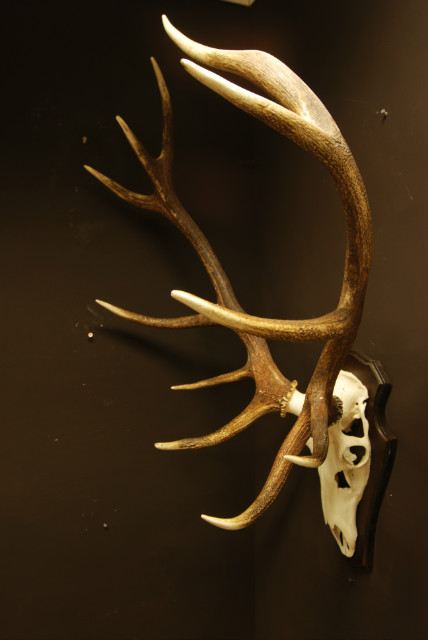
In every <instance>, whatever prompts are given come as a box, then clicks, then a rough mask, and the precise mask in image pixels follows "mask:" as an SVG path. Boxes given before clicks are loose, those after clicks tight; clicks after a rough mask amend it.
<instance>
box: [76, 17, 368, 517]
mask: <svg viewBox="0 0 428 640" xmlns="http://www.w3.org/2000/svg"><path fill="white" fill-rule="evenodd" d="M163 22H164V26H165V29H166V31H167V33H168V34H169V36H170V37H171V38H172V39H173V40H174V42H175V43H176V44H177V45H178V46H179V47H180V48H181V49H183V50H184V51H185V52H186V53H187V54H189V55H191V56H192V57H194V58H195V59H196V60H198V61H200V62H203V63H206V64H210V65H211V66H213V67H215V68H218V69H223V70H226V71H232V72H234V73H237V74H239V75H242V76H244V77H246V78H247V79H249V80H251V81H252V82H253V83H254V84H255V85H256V86H258V87H260V88H261V89H263V90H264V92H265V93H266V94H267V95H269V96H271V97H272V98H273V99H274V100H275V102H274V101H272V100H269V99H267V98H264V97H261V96H259V95H257V94H254V93H251V92H249V91H246V90H244V89H242V88H240V87H238V86H237V85H235V84H232V83H230V82H228V81H226V80H224V79H223V78H221V77H220V76H218V75H216V74H213V73H212V72H210V71H207V70H205V69H203V68H201V67H199V66H198V65H196V64H194V63H192V62H189V61H182V63H183V65H184V66H185V68H186V69H187V70H188V71H189V72H190V73H191V74H192V75H193V76H195V77H196V78H197V79H198V80H200V81H201V82H203V83H204V84H206V85H207V86H209V87H210V88H212V89H213V90H215V91H216V92H217V93H219V94H220V95H222V96H224V97H225V98H226V99H228V100H230V101H231V102H233V103H234V104H236V105H237V106H239V107H240V108H242V109H243V110H245V111H247V112H248V113H251V114H252V115H254V116H256V117H257V118H259V119H261V120H263V121H264V122H266V123H267V124H269V126H271V127H273V128H274V129H277V130H278V131H280V132H281V133H283V134H284V135H286V136H287V137H289V138H290V139H291V140H293V141H294V142H296V143H297V144H299V145H300V146H302V147H303V148H305V149H306V150H308V151H309V152H310V153H312V154H313V155H315V157H317V158H318V159H320V160H321V161H322V162H323V164H325V165H326V166H327V168H328V169H329V170H330V172H331V174H332V176H333V178H334V180H335V182H336V185H337V187H338V190H339V193H340V195H341V198H342V201H343V205H344V209H345V215H346V219H347V228H348V248H347V256H346V264H345V276H344V282H343V287H342V293H341V296H340V301H339V305H338V307H337V309H336V310H334V311H332V312H331V313H329V314H327V315H325V316H322V317H320V318H317V319H309V320H298V321H297V320H289V321H286V320H271V319H264V318H256V317H253V316H249V315H247V314H245V313H244V311H243V309H242V308H241V307H240V305H239V303H238V301H237V299H236V296H235V294H234V292H233V289H232V287H231V285H230V282H229V280H228V278H227V276H226V274H225V272H224V271H223V269H222V267H221V265H220V263H219V260H218V258H217V257H216V255H215V254H214V252H213V250H212V248H211V246H210V244H209V243H208V241H207V239H206V238H205V236H204V235H203V233H202V232H201V230H200V229H199V228H198V226H197V225H196V224H195V222H194V221H193V220H192V218H191V217H190V216H189V214H188V213H187V212H186V211H185V209H184V208H183V206H182V204H181V203H180V201H179V199H178V197H177V195H176V193H175V190H174V187H173V183H172V158H173V149H172V110H171V103H170V97H169V93H168V90H167V87H166V84H165V81H164V79H163V76H162V74H161V72H160V70H159V67H158V66H157V64H156V62H155V61H154V59H152V64H153V67H154V71H155V75H156V79H157V82H158V86H159V90H160V94H161V99H162V111H163V133H162V150H161V153H160V155H159V156H158V157H157V158H152V157H151V156H150V155H149V154H148V152H147V151H146V150H145V148H144V147H143V145H142V144H141V142H140V141H139V140H138V139H137V138H136V137H135V135H134V134H133V133H132V131H131V130H130V129H129V127H128V126H127V125H126V124H125V122H124V121H123V120H122V119H121V118H119V117H117V121H118V123H119V125H120V126H121V128H122V130H123V132H124V134H125V136H126V137H127V139H128V141H129V143H130V145H131V147H132V148H133V150H134V152H135V153H136V155H137V158H138V159H139V161H140V162H141V164H142V165H143V167H144V168H145V170H146V171H147V173H148V175H149V176H150V178H151V180H152V182H153V186H154V192H153V194H152V195H150V196H147V195H141V194H138V193H135V192H133V191H129V190H128V189H125V188H124V187H122V186H121V185H119V184H118V183H116V182H114V181H113V180H111V179H110V178H107V177H106V176H104V175H103V174H101V173H99V172H98V171H96V170H95V169H92V168H91V167H88V166H86V169H87V170H88V171H89V172H90V173H91V174H92V175H94V176H95V177H96V178H97V179H98V180H100V181H101V182H102V183H103V184H105V185H106V186H107V187H108V188H109V189H110V190H111V191H113V192H114V193H116V194H117V195H118V196H119V197H120V198H122V199H123V200H125V201H127V202H129V203H130V204H133V205H136V206H138V207H140V208H142V209H149V210H152V211H157V212H159V213H160V214H162V215H164V216H165V217H166V218H167V219H169V220H170V221H171V222H172V223H173V224H175V226H176V227H178V229H179V230H180V231H181V232H182V233H183V234H184V235H185V237H186V238H187V239H188V240H189V241H190V243H191V244H192V246H193V248H194V249H195V250H196V252H197V253H198V255H199V257H200V259H201V261H202V263H203V265H204V267H205V269H206V271H207V273H208V275H209V277H210V279H211V282H212V284H213V287H214V290H215V293H216V304H213V303H210V302H207V301H204V300H202V299H200V298H197V297H196V296H193V295H191V294H188V293H184V292H180V291H173V292H172V294H171V295H172V296H173V297H174V298H175V299H177V300H179V301H180V302H183V303H184V304H186V305H188V306H189V307H191V308H192V309H193V310H194V311H196V312H197V313H196V314H195V315H191V316H182V317H180V318H170V319H166V318H152V317H150V316H142V315H140V314H137V313H133V312H130V311H126V310H124V309H121V308H120V307H116V306H114V305H111V304H109V303H107V302H103V301H101V300H97V302H98V303H99V304H101V305H102V306H104V307H105V308H107V309H108V310H110V311H112V312H113V313H115V314H117V315H119V316H121V317H124V318H127V319H129V320H133V321H134V322H138V323H140V324H144V325H146V326H156V327H162V328H185V327H193V326H204V325H209V324H222V325H224V326H227V327H230V328H231V329H233V330H234V331H235V332H236V333H237V335H238V336H239V338H240V339H241V340H242V341H243V343H244V345H245V347H246V350H247V361H246V363H245V365H244V366H243V367H241V368H240V369H238V370H236V371H233V372H231V373H227V374H224V375H220V376H217V377H215V378H211V379H209V380H202V381H200V382H197V383H193V384H187V385H179V386H176V387H173V389H188V390H189V389H199V388H202V387H206V386H212V385H216V384H223V383H228V382H234V381H236V380H240V379H242V378H244V377H250V378H252V379H253V380H254V383H255V393H254V396H253V399H252V400H251V402H250V403H249V405H248V406H247V408H246V409H245V410H244V411H243V412H242V413H241V414H240V415H239V416H237V417H236V418H234V419H233V420H232V421H231V422H229V423H228V424H227V425H225V426H223V427H222V428H221V429H219V430H217V431H215V432H214V433H211V434H209V435H206V436H202V437H199V438H186V439H183V440H177V441H174V442H167V443H156V445H155V446H156V447H157V448H159V449H191V448H200V447H205V446H211V445H214V444H219V443H220V442H224V441H225V440H227V439H229V438H231V437H233V436H234V435H236V434H237V433H239V432H240V431H242V430H243V429H245V428H247V427H248V426H249V425H250V424H252V423H253V422H254V421H255V420H257V418H259V417H261V416H262V415H265V414H267V413H271V412H279V413H280V415H281V417H284V416H285V414H286V413H287V411H288V412H291V413H293V414H295V415H298V418H297V420H296V422H295V425H294V427H293V428H292V429H291V431H290V433H289V434H288V436H287V437H286V439H285V440H284V443H283V445H282V447H281V449H280V451H279V452H278V454H277V456H276V459H275V462H274V464H273V467H272V470H271V472H270V474H269V476H268V479H267V481H266V483H265V485H264V487H263V489H262V491H261V493H260V494H259V496H258V497H257V498H256V500H255V501H254V503H253V504H252V505H251V506H250V507H249V508H248V509H247V510H246V511H244V512H243V513H242V514H241V515H240V516H237V517H235V518H231V519H220V518H213V517H210V516H204V515H203V516H202V517H203V518H204V519H205V520H207V521H208V522H211V523H212V524H215V525H216V526H219V527H222V528H226V529H241V528H243V527H246V526H248V525H249V524H251V523H252V522H254V520H255V519H256V518H257V517H258V516H259V515H261V514H262V513H263V512H264V511H265V510H266V509H267V508H268V507H269V506H270V504H271V503H272V502H273V500H274V499H275V497H276V496H277V495H278V493H279V491H280V490H281V488H282V486H283V484H284V482H285V480H286V478H287V477H288V474H289V472H290V470H291V467H292V463H297V464H300V465H302V466H308V467H317V466H319V465H320V464H322V462H323V461H324V459H325V456H326V454H327V449H328V429H327V427H328V424H329V423H331V422H333V421H336V420H337V419H338V417H339V415H340V402H338V399H337V398H334V397H333V387H334V383H335V381H336V377H337V375H338V373H339V370H340V368H341V366H342V364H343V361H344V359H345V357H346V355H347V353H348V351H349V348H350V346H351V344H352V342H353V340H354V338H355V334H356V331H357V327H358V324H359V320H360V316H361V311H362V305H363V300H364V293H365V288H366V283H367V276H368V270H369V263H370V214H369V209H368V204H367V198H366V195H365V190H364V186H363V183H362V180H361V177H360V175H359V173H358V169H357V167H356V165H355V162H354V160H353V158H352V155H351V154H350V152H349V149H348V147H347V146H346V143H345V142H344V140H343V138H342V136H341V134H340V132H339V130H338V128H337V126H336V124H335V123H334V121H333V120H332V118H331V116H330V115H329V113H328V112H327V110H326V109H325V107H324V106H323V105H322V103H321V102H320V101H319V100H318V98H317V97H316V96H315V95H314V94H313V93H312V91H311V90H310V89H309V88H308V87H307V86H306V85H305V84H304V83H303V82H302V81H301V80H300V79H299V78H298V77H297V76H296V75H295V74H294V73H293V72H292V71H290V70H289V69H288V68H287V67H286V66H285V65H283V64H282V63H281V62H279V61H278V60H276V59H275V58H273V57H272V56H270V55H268V54H266V53H263V52H260V51H220V50H216V49H211V48H208V47H204V46H202V45H199V44H197V43H195V42H193V41H191V40H189V39H188V38H186V37H185V36H184V35H183V34H181V33H180V32H179V31H177V30H176V29H175V28H174V27H173V26H172V25H171V24H170V23H169V22H168V20H167V18H166V17H165V16H164V17H163ZM265 338H274V339H281V340H288V341H307V340H321V339H322V340H327V343H326V345H325V347H324V349H323V352H322V354H321V357H320V359H319V361H318V364H317V366H316V368H315V371H314V374H313V376H312V379H311V381H310V383H309V386H308V389H307V392H306V396H304V395H303V394H302V393H300V392H298V391H297V389H296V386H297V382H296V381H293V382H291V381H290V380H288V379H287V378H285V377H284V376H283V374H282V373H281V372H280V371H279V370H278V368H277V366H276V364H275V363H274V361H273V359H272V356H271V354H270V352H269V348H268V346H267V343H266V340H265ZM310 436H312V437H313V440H314V446H313V453H312V455H310V456H302V457H299V453H300V452H301V450H302V449H303V447H304V446H305V444H306V442H307V440H308V438H309V437H310Z"/></svg>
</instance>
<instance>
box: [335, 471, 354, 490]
mask: <svg viewBox="0 0 428 640" xmlns="http://www.w3.org/2000/svg"><path fill="white" fill-rule="evenodd" d="M334 478H335V480H336V482H337V486H338V487H339V489H350V487H351V485H350V484H348V481H347V480H346V478H345V474H344V473H343V471H338V472H337V473H336V475H335V476H334Z"/></svg>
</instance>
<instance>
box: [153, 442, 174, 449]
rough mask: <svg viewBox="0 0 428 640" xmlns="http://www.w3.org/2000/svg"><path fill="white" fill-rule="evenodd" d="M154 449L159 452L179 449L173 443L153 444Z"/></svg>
mask: <svg viewBox="0 0 428 640" xmlns="http://www.w3.org/2000/svg"><path fill="white" fill-rule="evenodd" d="M155 447H156V449H159V451H173V450H174V449H179V447H177V444H176V443H175V442H155Z"/></svg>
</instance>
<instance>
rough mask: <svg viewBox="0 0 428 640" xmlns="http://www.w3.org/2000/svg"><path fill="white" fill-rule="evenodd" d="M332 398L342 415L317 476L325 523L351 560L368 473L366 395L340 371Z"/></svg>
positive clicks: (349, 375)
mask: <svg viewBox="0 0 428 640" xmlns="http://www.w3.org/2000/svg"><path fill="white" fill-rule="evenodd" d="M334 395H336V396H337V397H339V398H340V400H341V401H342V405H343V413H342V417H341V419H340V420H338V421H337V422H335V423H334V424H332V425H331V426H330V427H329V437H330V438H329V439H330V444H329V450H328V454H327V457H326V459H325V461H324V463H323V464H322V465H321V466H320V467H319V469H318V473H319V476H320V483H321V501H322V509H323V513H324V520H325V523H326V524H327V525H328V526H329V527H330V529H331V532H332V534H333V536H334V537H335V539H336V542H337V544H338V545H339V547H340V550H341V552H342V553H343V554H344V555H345V556H348V557H351V556H352V555H353V554H354V551H355V545H356V541H357V536H358V531H357V523H356V515H357V508H358V504H359V502H360V500H361V497H362V495H363V493H364V489H365V487H366V485H367V481H368V478H369V474H370V458H371V446H370V439H369V423H368V420H367V418H366V416H365V408H366V403H367V400H368V395H369V394H368V391H367V388H366V387H365V386H364V385H363V384H362V383H361V382H360V380H358V378H357V377H356V376H354V375H353V374H352V373H350V372H349V371H341V372H340V374H339V375H338V378H337V382H336V385H335V387H334ZM310 445H311V443H309V446H310Z"/></svg>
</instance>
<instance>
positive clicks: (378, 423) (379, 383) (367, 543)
mask: <svg viewBox="0 0 428 640" xmlns="http://www.w3.org/2000/svg"><path fill="white" fill-rule="evenodd" d="M343 368H344V369H345V370H346V371H350V372H351V373H353V374H354V375H355V376H356V377H357V378H358V379H359V380H361V382H362V383H363V384H364V385H365V386H366V387H367V389H368V392H369V401H368V403H367V409H366V417H367V419H368V421H369V425H370V427H369V435H370V442H371V448H372V453H371V464H370V476H369V480H368V483H367V486H366V489H365V491H364V494H363V497H362V499H361V502H360V504H359V506H358V510H357V529H358V538H357V544H356V548H355V553H354V555H353V557H352V558H350V562H351V563H352V564H353V565H355V566H357V567H364V568H365V569H369V570H370V569H371V568H372V567H373V554H374V542H375V533H376V524H377V519H378V515H379V511H380V507H381V504H382V499H383V496H384V494H385V491H386V487H387V484H388V480H389V476H390V475H391V471H392V467H393V464H394V458H395V453H396V450H397V438H396V437H395V436H394V435H392V434H391V433H390V432H389V430H388V427H387V423H386V418H385V406H386V403H387V400H388V397H389V394H390V393H391V388H392V385H391V381H390V379H389V377H388V375H387V374H386V373H385V371H384V369H383V367H382V365H381V364H380V362H378V361H377V360H372V359H371V358H369V357H368V356H366V355H364V354H363V353H359V352H356V351H351V352H350V354H349V356H348V358H347V360H346V363H345V366H344V367H343Z"/></svg>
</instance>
